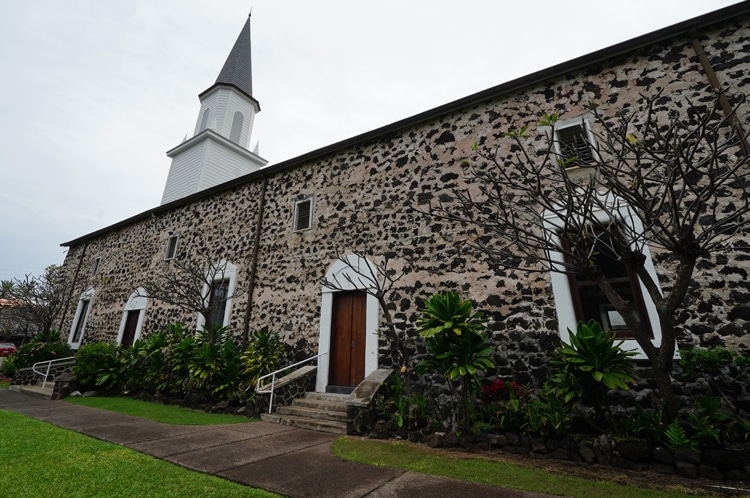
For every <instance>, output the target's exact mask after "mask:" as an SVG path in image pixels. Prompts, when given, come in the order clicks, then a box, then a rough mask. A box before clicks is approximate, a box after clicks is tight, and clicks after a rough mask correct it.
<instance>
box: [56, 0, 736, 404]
mask: <svg viewBox="0 0 750 498" xmlns="http://www.w3.org/2000/svg"><path fill="white" fill-rule="evenodd" d="M250 49H251V43H250V20H249V19H248V20H247V22H246V23H245V25H244V27H243V28H242V31H241V32H240V34H239V37H238V38H237V42H236V43H235V45H234V47H232V49H231V51H230V53H229V56H228V58H227V60H226V62H225V63H224V66H223V67H222V68H221V70H220V71H219V75H218V77H217V79H216V82H215V83H214V84H213V85H211V86H210V87H209V88H208V89H206V90H205V91H203V92H202V93H200V94H199V100H200V107H199V108H197V109H196V114H197V116H196V124H195V133H194V135H193V136H192V137H191V138H189V139H187V140H185V141H184V142H183V143H181V144H179V145H177V146H176V147H174V148H173V149H171V150H169V151H168V152H167V155H168V156H169V157H170V158H171V161H172V162H171V166H170V170H169V176H168V179H167V183H166V185H165V187H164V194H163V197H162V199H161V204H160V205H158V206H155V207H154V208H152V209H149V210H147V211H145V212H143V213H140V214H137V215H135V216H133V217H131V218H129V219H126V220H123V221H120V222H118V223H115V224H113V225H111V226H108V227H104V228H102V229H100V230H97V231H95V232H92V233H89V234H85V235H82V236H79V237H77V238H75V239H72V240H70V241H67V242H65V243H63V244H62V245H63V246H64V247H66V248H67V249H68V251H67V255H66V258H65V261H64V268H65V269H66V271H67V274H68V275H69V277H70V279H71V281H72V282H73V291H72V295H71V297H72V304H71V306H70V308H69V310H68V313H67V315H66V316H65V318H64V322H63V323H64V327H63V330H62V332H63V334H64V335H67V336H68V342H69V343H70V344H71V345H72V347H73V348H78V347H79V346H80V345H82V344H85V343H91V342H94V341H117V342H118V343H121V344H131V343H132V342H133V341H134V340H137V339H138V338H140V337H145V336H146V335H148V334H151V333H155V332H158V331H161V330H164V329H165V327H166V326H167V325H168V324H171V323H176V322H183V323H185V324H186V325H188V326H190V327H194V328H198V327H201V326H202V325H203V324H204V321H203V318H202V317H201V316H199V314H198V313H196V312H188V311H185V310H184V309H182V308H180V307H179V306H174V305H169V304H167V303H165V302H164V301H162V300H158V299H154V298H153V297H150V296H149V295H148V293H147V292H145V290H144V285H145V283H146V282H148V281H151V280H153V278H154V277H155V276H157V275H160V274H163V273H164V272H165V271H168V270H169V268H171V267H174V265H175V264H176V262H179V261H185V260H186V259H189V258H197V257H199V258H203V260H205V261H207V262H209V263H212V264H214V265H218V266H219V267H221V269H222V271H221V272H218V273H217V274H216V275H217V276H216V281H215V282H213V284H212V286H211V288H207V289H206V294H205V295H206V296H207V297H206V299H213V298H214V297H215V296H219V295H223V296H225V297H227V298H228V299H227V300H226V301H225V302H224V304H223V306H222V307H221V308H220V311H219V313H217V314H216V321H217V322H220V323H222V324H224V325H226V326H228V327H229V329H230V330H231V331H232V333H233V335H234V337H235V339H237V340H239V339H240V338H241V336H242V334H243V331H245V332H246V331H247V330H249V331H250V332H252V331H255V330H259V329H261V328H264V327H265V328H268V329H271V330H274V331H277V332H279V333H280V335H281V336H282V338H283V340H284V341H285V342H286V343H287V344H288V345H289V347H290V350H292V351H293V352H294V354H293V359H295V360H302V359H304V358H308V357H311V356H314V355H318V354H321V355H322V356H320V357H319V359H318V371H317V379H316V389H317V390H318V391H325V390H327V389H330V388H331V387H332V386H343V387H349V388H351V387H354V386H356V385H358V384H359V383H360V382H361V381H362V380H363V379H364V378H365V377H366V376H368V375H369V374H371V373H372V372H374V371H375V370H377V369H378V368H383V367H391V366H393V365H392V364H391V363H392V362H391V359H390V358H389V357H388V353H387V347H386V336H385V333H386V328H387V327H388V324H387V323H386V313H385V311H386V310H383V309H382V302H383V301H379V300H378V299H377V298H376V297H375V296H374V292H372V290H373V286H374V284H373V282H372V281H371V280H369V279H368V278H363V277H362V271H361V270H362V269H365V271H364V272H365V273H366V272H367V271H369V270H374V271H375V272H376V273H377V269H378V268H384V267H386V266H387V268H388V269H389V270H392V273H390V274H389V275H394V276H395V278H394V280H393V281H392V282H391V283H392V285H391V287H390V288H389V289H388V292H387V295H386V296H385V300H384V302H385V303H386V306H387V312H388V313H387V315H388V316H390V318H391V319H392V323H393V325H394V327H395V330H396V331H397V332H398V333H399V334H402V335H403V337H405V338H414V337H416V333H415V330H416V321H417V319H418V317H419V315H420V309H421V307H422V306H423V303H424V300H425V299H427V298H429V297H430V296H431V295H433V294H435V293H437V292H441V291H444V290H456V291H458V292H460V294H461V295H462V296H463V297H464V298H469V299H471V300H472V302H473V303H474V305H475V308H476V309H478V310H482V311H483V312H485V314H486V315H487V316H488V317H489V318H490V324H489V326H490V332H491V335H492V339H493V340H494V341H495V343H496V345H497V354H498V361H497V365H498V375H510V374H512V375H514V376H515V377H518V376H519V375H520V376H523V375H526V376H527V377H528V378H529V379H534V378H535V377H538V376H539V375H541V373H540V372H538V371H537V370H538V369H541V368H543V366H542V365H541V362H540V361H539V357H540V352H542V351H543V350H544V349H545V348H546V347H547V346H548V345H549V344H550V343H551V342H554V341H555V340H559V338H560V337H563V338H565V337H567V330H568V329H569V328H572V329H575V325H576V322H577V320H579V319H581V318H585V317H582V316H581V310H580V309H578V308H577V305H576V302H580V301H581V299H582V298H581V294H580V293H581V292H583V291H581V290H580V289H579V288H576V287H575V286H574V285H572V284H571V283H570V281H569V280H568V279H566V278H559V277H556V276H555V275H553V274H550V273H545V272H536V273H528V272H523V271H519V270H513V269H508V268H499V267H496V266H494V265H493V264H492V263H491V262H490V261H489V260H487V259H486V258H484V257H482V255H481V254H477V253H475V252H472V251H469V250H467V247H468V246H467V242H469V241H471V240H473V239H474V238H476V237H477V233H476V230H475V228H472V227H470V226H467V225H465V224H461V223H452V222H449V221H446V220H442V219H439V218H436V217H432V216H429V215H428V214H426V213H425V212H424V211H426V210H427V207H428V206H429V205H430V204H431V203H437V202H441V201H446V202H449V201H450V200H451V199H453V192H454V191H455V189H462V188H471V184H470V183H468V182H467V177H466V168H467V164H471V163H472V161H475V160H476V151H475V149H474V145H475V144H476V143H480V144H482V146H487V147H499V149H498V150H499V154H500V156H501V157H504V156H508V155H510V154H511V146H512V144H511V142H510V141H508V140H505V139H504V137H503V133H504V132H507V131H508V130H509V129H510V128H511V127H513V126H519V125H524V124H531V125H532V126H530V127H529V129H528V133H529V134H531V138H532V139H533V140H536V141H537V143H538V144H541V143H542V142H544V141H545V139H546V136H545V131H544V130H543V129H541V128H537V127H536V125H535V123H536V121H537V120H538V119H539V117H540V116H542V115H543V114H544V113H548V114H551V113H557V114H559V116H560V120H559V122H558V126H557V128H556V135H555V137H554V138H555V140H556V141H557V143H559V144H561V145H566V146H576V147H578V148H579V150H578V152H577V154H581V155H586V154H596V153H597V152H596V147H595V146H594V145H591V144H593V143H594V142H595V140H594V137H595V136H596V134H597V126H600V125H599V124H598V123H597V121H596V120H595V119H593V117H592V116H591V113H590V110H589V109H590V106H591V105H596V106H597V108H598V109H599V110H600V111H601V112H602V113H603V116H604V119H605V120H614V119H615V117H616V116H617V115H618V113H619V112H620V111H622V110H623V109H625V108H629V107H637V105H638V103H639V102H642V100H641V99H642V95H644V94H645V95H648V94H653V93H655V92H657V91H661V92H662V93H661V95H662V97H661V100H660V101H659V105H662V106H668V105H669V104H670V103H678V102H682V101H684V99H688V98H689V99H693V100H695V101H705V99H707V98H708V96H711V95H713V94H715V92H716V91H717V90H718V89H721V91H722V92H724V93H725V94H726V95H727V97H728V99H729V101H730V102H732V103H737V102H740V101H739V98H740V97H741V96H742V95H745V94H747V93H748V92H749V91H750V2H743V3H739V4H736V5H733V6H730V7H727V8H724V9H721V10H717V11H715V12H711V13H709V14H706V15H703V16H700V17H698V18H694V19H691V20H688V21H685V22H682V23H679V24H676V25H673V26H669V27H666V28H663V29H661V30H659V31H656V32H652V33H649V34H646V35H643V36H640V37H638V38H634V39H632V40H629V41H626V42H623V43H619V44H617V45H614V46H611V47H608V48H605V49H602V50H599V51H596V52H594V53H591V54H588V55H585V56H582V57H579V58H576V59H573V60H570V61H567V62H564V63H561V64H558V65H555V66H553V67H550V68H547V69H544V70H542V71H538V72H536V73H533V74H529V75H527V76H524V77H521V78H518V79H516V80H513V81H509V82H506V83H502V84H499V85H498V86H495V87H493V88H489V89H487V90H485V91H482V92H479V93H476V94H473V95H469V96H466V97H464V98H461V99H459V100H457V101H454V102H450V103H447V104H445V105H442V106H440V107H437V108H434V109H430V110H426V111H424V112H422V113H420V114H418V115H415V116H411V117H408V118H406V119H403V120H401V121H397V122H395V123H391V124H389V125H387V126H383V127H381V128H378V129H375V130H372V131H369V132H366V133H364V134H361V135H358V136H355V137H352V138H349V139H347V140H343V141H341V142H338V143H334V144H331V145H328V146H326V147H323V148H321V149H318V150H313V151H310V152H308V153H306V154H304V155H302V156H299V157H296V158H293V159H290V160H286V161H284V162H280V163H277V164H271V165H269V164H267V161H266V160H264V159H263V158H262V157H260V156H259V154H258V151H257V150H255V151H252V150H250V141H251V135H252V129H253V122H254V120H255V116H256V114H257V113H258V112H259V111H260V104H259V102H258V101H257V100H256V99H255V97H254V96H253V89H252V71H251V57H250ZM446 77H451V76H450V74H448V75H447V76H446ZM456 77H458V76H456ZM741 110H742V111H743V114H742V115H739V116H738V117H739V119H740V121H741V122H742V123H745V124H747V122H748V114H747V104H743V105H742V106H741ZM267 112H273V110H269V111H267ZM582 137H583V141H581V140H582ZM589 147H591V149H589ZM740 153H741V152H740V151H739V150H736V151H729V152H728V154H735V155H736V154H740ZM745 167H747V166H745ZM726 195H727V196H728V198H731V197H732V196H734V195H736V192H727V194H726ZM745 195H747V194H745ZM727 247H728V248H729V249H727V250H726V251H724V252H722V253H721V254H714V255H712V256H711V258H709V259H707V260H705V261H704V262H702V264H701V265H699V266H698V268H697V269H696V270H695V273H694V276H693V283H692V284H691V286H690V290H689V293H688V296H689V297H688V299H687V302H686V303H685V305H684V308H683V309H682V310H681V312H680V314H679V317H678V319H679V323H678V327H679V329H680V335H679V338H678V342H679V346H680V347H694V346H702V345H711V344H716V345H725V346H727V347H730V348H733V349H736V350H741V349H743V348H746V347H748V346H750V304H748V303H750V286H749V285H748V278H747V274H748V271H750V266H748V260H749V258H750V251H749V249H748V248H749V247H750V227H747V226H744V227H741V229H740V231H739V232H738V233H736V234H733V235H732V240H731V241H730V242H729V243H728V244H727ZM647 257H648V263H647V266H648V268H649V271H650V272H652V273H653V274H654V276H655V277H656V278H655V280H656V281H657V282H665V281H668V280H669V279H668V278H663V277H667V276H668V275H669V272H670V271H672V269H671V268H670V267H669V266H668V265H666V264H665V263H664V258H663V257H662V254H661V253H660V252H659V250H658V248H651V251H650V252H648V251H647ZM170 265H171V266H170ZM356 269H360V272H357V271H356ZM326 279H327V280H328V281H329V282H331V281H336V282H339V283H340V284H341V285H340V288H331V287H330V286H326V285H323V283H322V282H323V281H324V280H326ZM628 285H632V295H633V296H634V297H633V298H634V299H635V298H636V297H635V296H637V298H638V299H641V300H642V304H641V307H640V308H639V309H641V310H642V313H643V314H644V315H645V316H647V317H649V320H648V322H649V323H650V325H651V328H652V334H653V337H654V341H655V342H657V343H658V342H659V341H660V340H661V334H660V330H659V323H658V320H656V318H655V317H654V315H655V313H654V304H653V302H651V301H650V300H649V298H648V293H647V292H646V291H645V290H644V289H641V288H640V285H641V284H639V281H638V280H637V279H635V280H634V281H631V282H630V283H629V284H628ZM207 287H208V286H207ZM586 299H589V298H587V297H585V296H584V297H583V300H584V301H585V300H586ZM597 313H598V311H597ZM602 316H603V317H604V318H605V319H606V318H607V317H609V318H610V319H611V320H612V323H611V324H610V325H611V326H613V327H614V326H616V325H617V323H616V316H614V315H612V314H609V315H606V314H605V315H602ZM415 341H416V340H415ZM415 341H412V342H415ZM625 342H626V345H629V346H632V347H633V348H636V349H637V348H638V346H637V344H636V343H635V341H634V340H632V339H627V340H626V341H625ZM342 344H343V345H346V347H343V346H342Z"/></svg>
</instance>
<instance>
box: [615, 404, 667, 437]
mask: <svg viewBox="0 0 750 498" xmlns="http://www.w3.org/2000/svg"><path fill="white" fill-rule="evenodd" d="M622 426H623V429H624V432H625V434H626V435H627V436H630V437H635V438H643V439H646V440H648V441H653V442H657V441H661V440H662V437H663V436H664V425H663V424H662V413H661V410H644V409H643V408H641V407H640V406H636V407H635V416H634V417H626V418H624V419H623V421H622Z"/></svg>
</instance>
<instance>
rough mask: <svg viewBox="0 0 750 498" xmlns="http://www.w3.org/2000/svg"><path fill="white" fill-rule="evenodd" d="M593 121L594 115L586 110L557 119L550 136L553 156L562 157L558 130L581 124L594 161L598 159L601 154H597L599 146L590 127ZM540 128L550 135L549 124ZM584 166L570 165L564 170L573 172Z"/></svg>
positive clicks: (550, 128)
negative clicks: (570, 116)
mask: <svg viewBox="0 0 750 498" xmlns="http://www.w3.org/2000/svg"><path fill="white" fill-rule="evenodd" d="M593 121H594V115H593V114H592V113H590V112H587V113H585V114H581V115H579V116H575V117H572V118H567V119H558V120H557V122H555V127H554V129H555V134H554V136H553V137H552V151H553V152H554V153H555V157H556V158H558V159H562V158H563V154H562V149H561V148H560V139H559V132H560V130H564V129H566V128H572V127H573V126H582V127H583V129H584V130H585V131H586V137H587V138H588V141H589V147H590V148H591V155H592V156H593V157H594V160H595V161H600V160H601V156H599V146H598V145H597V141H596V136H595V135H594V131H593V128H592V123H593ZM540 130H541V131H543V132H544V133H545V134H546V135H547V137H549V136H550V133H551V131H552V127H550V126H541V127H540ZM580 169H584V170H585V168H581V167H580V166H570V167H567V168H565V171H567V172H569V173H570V172H574V171H576V170H580Z"/></svg>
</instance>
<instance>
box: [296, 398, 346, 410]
mask: <svg viewBox="0 0 750 498" xmlns="http://www.w3.org/2000/svg"><path fill="white" fill-rule="evenodd" d="M292 404H293V405H294V406H303V407H305V408H311V409H313V410H319V411H326V412H333V413H335V412H343V413H346V405H345V404H344V403H343V402H338V401H325V400H320V399H310V398H297V399H295V400H294V401H293V403H292Z"/></svg>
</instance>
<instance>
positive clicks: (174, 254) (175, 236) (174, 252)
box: [164, 233, 180, 261]
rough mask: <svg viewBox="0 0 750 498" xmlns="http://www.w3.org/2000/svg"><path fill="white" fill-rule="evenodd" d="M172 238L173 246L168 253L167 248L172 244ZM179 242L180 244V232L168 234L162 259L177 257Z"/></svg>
mask: <svg viewBox="0 0 750 498" xmlns="http://www.w3.org/2000/svg"><path fill="white" fill-rule="evenodd" d="M173 240H174V248H173V249H172V251H171V254H170V250H169V249H170V247H171V245H172V241H173ZM179 244H180V234H177V233H175V234H172V235H170V236H169V238H168V239H167V250H166V253H165V254H164V261H170V260H173V259H175V258H176V257H177V249H178V246H179Z"/></svg>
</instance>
